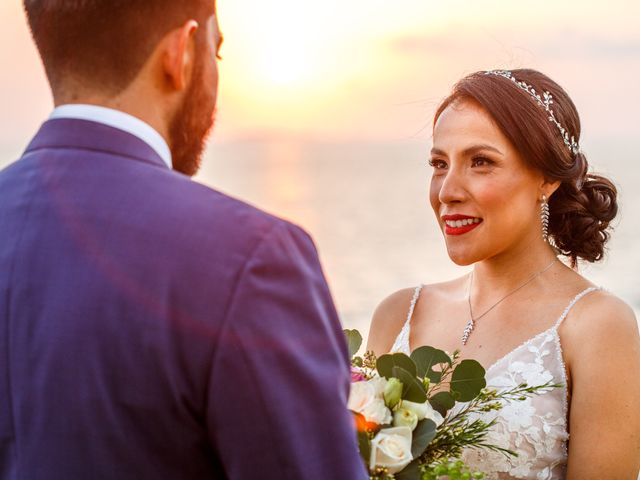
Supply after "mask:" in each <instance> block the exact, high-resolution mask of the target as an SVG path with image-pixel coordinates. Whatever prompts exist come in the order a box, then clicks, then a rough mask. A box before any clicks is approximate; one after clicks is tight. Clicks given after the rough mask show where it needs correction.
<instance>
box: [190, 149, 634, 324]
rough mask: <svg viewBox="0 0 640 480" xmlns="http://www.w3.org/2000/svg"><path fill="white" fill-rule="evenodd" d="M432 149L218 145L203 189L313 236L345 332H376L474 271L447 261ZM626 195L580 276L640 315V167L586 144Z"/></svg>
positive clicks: (630, 155)
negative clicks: (432, 289)
mask: <svg viewBox="0 0 640 480" xmlns="http://www.w3.org/2000/svg"><path fill="white" fill-rule="evenodd" d="M429 148H430V145H429V143H428V141H418V140H411V141H402V142H392V143H380V144H372V143H369V144H321V143H303V142H293V141H283V142H244V143H227V144H220V145H218V144H215V142H214V143H213V144H212V145H211V146H210V148H209V150H208V152H207V155H206V158H205V160H204V165H203V168H202V170H201V172H200V173H199V175H198V177H197V180H198V181H200V182H203V183H205V184H207V185H209V186H212V187H214V188H217V189H219V190H221V191H223V192H225V193H228V194H230V195H233V196H235V197H237V198H240V199H242V200H245V201H248V202H250V203H252V204H254V205H257V206H259V207H260V208H263V209H265V210H267V211H269V212H272V213H275V214H277V215H280V216H283V217H285V218H287V219H289V220H292V221H294V222H296V223H298V224H300V225H301V226H303V227H304V228H305V229H306V230H308V231H309V232H310V233H311V234H312V236H313V237H314V239H315V241H316V244H317V247H318V250H319V252H320V257H321V260H322V262H323V265H324V269H325V274H326V276H327V278H328V281H329V284H330V287H331V289H332V292H333V295H334V299H335V302H336V305H337V307H338V311H339V313H340V314H341V318H342V321H343V324H344V326H345V327H348V328H358V329H359V330H360V331H361V332H363V334H366V333H367V332H368V328H369V321H370V319H371V315H372V313H373V311H374V309H375V307H376V306H377V304H378V303H379V302H380V301H381V300H382V299H383V298H384V297H386V296H387V295H389V294H390V293H392V292H394V291H396V290H398V289H400V288H404V287H410V286H415V285H418V284H420V283H430V282H436V281H442V280H445V279H449V278H453V277H455V276H458V275H460V274H462V273H464V272H466V271H468V268H462V267H458V266H456V265H454V264H453V263H452V262H451V261H450V260H449V258H448V256H447V254H446V250H445V247H444V241H443V239H442V235H441V233H440V231H439V229H438V226H437V224H436V221H435V218H434V215H433V213H432V211H431V208H430V206H429V204H428V184H429V178H430V173H431V171H430V167H428V166H427V164H426V160H427V151H428V149H429ZM583 149H584V151H585V152H586V153H587V156H588V158H589V159H590V162H591V163H592V164H593V167H594V169H595V170H596V171H598V172H601V173H606V174H607V175H609V176H610V177H611V178H612V179H613V180H614V182H615V183H616V184H617V186H618V188H619V193H620V197H619V202H620V207H621V212H620V215H619V217H618V219H617V221H616V223H615V231H614V232H613V237H612V239H611V241H610V243H609V244H608V245H609V250H608V253H607V256H606V258H605V259H604V261H603V262H601V263H598V264H596V265H586V266H582V267H581V272H582V273H583V274H584V275H585V276H586V277H588V278H589V279H591V280H592V281H593V282H595V283H596V284H598V285H601V286H603V287H605V288H606V289H608V290H610V291H612V292H613V293H615V294H616V295H618V296H620V297H621V298H623V299H624V300H625V301H627V302H628V303H629V304H631V305H632V307H633V308H634V309H635V311H636V315H638V312H640V289H639V284H640V248H639V245H638V241H637V239H638V237H639V236H640V223H639V222H638V221H637V218H638V212H639V211H640V168H639V166H638V162H637V160H636V158H635V148H634V145H633V144H632V142H631V141H629V142H628V143H627V144H625V143H624V142H620V141H615V142H612V141H602V142H600V143H593V144H591V145H584V146H583Z"/></svg>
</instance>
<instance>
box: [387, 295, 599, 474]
mask: <svg viewBox="0 0 640 480" xmlns="http://www.w3.org/2000/svg"><path fill="white" fill-rule="evenodd" d="M421 289H422V287H421V286H420V287H418V288H416V290H415V294H414V296H413V299H412V301H411V307H410V309H409V314H408V316H407V321H406V323H405V325H404V326H403V328H402V330H401V331H400V334H399V335H398V338H397V339H396V341H395V342H394V344H393V347H392V349H391V351H392V352H402V353H406V354H409V352H410V347H409V334H410V330H411V317H412V316H413V310H414V307H415V304H416V302H417V301H418V297H419V296H420V291H421ZM594 290H598V289H597V288H593V287H592V288H588V289H586V290H584V291H583V292H581V293H580V294H578V295H577V296H576V297H575V298H574V299H573V300H572V301H571V302H570V303H569V305H568V306H567V308H566V309H565V310H564V312H563V313H562V315H561V316H560V318H558V320H557V322H556V323H555V324H554V325H553V326H552V327H551V328H549V329H548V330H545V331H544V332H541V333H539V334H538V335H536V336H534V337H532V338H530V339H529V340H527V341H526V342H524V343H523V344H522V345H520V346H518V347H516V348H514V349H513V350H511V351H510V352H509V353H507V354H506V355H505V356H503V357H502V358H500V359H499V360H498V361H496V362H495V363H494V364H493V365H491V366H490V367H489V368H488V369H487V373H486V379H487V386H488V387H492V388H496V389H506V388H513V387H516V386H518V385H520V384H521V383H523V382H526V383H527V384H529V385H532V386H534V385H541V384H544V383H546V382H548V381H553V382H554V383H559V384H562V385H566V382H567V378H566V370H565V365H564V360H563V357H562V346H561V345H560V337H559V336H558V327H559V326H560V324H561V323H562V321H563V320H564V319H565V317H566V316H567V314H568V313H569V310H571V308H572V307H573V305H574V304H575V303H576V302H577V301H578V300H580V299H581V298H582V297H584V296H585V295H587V294H589V293H591V292H593V291H594ZM483 418H484V419H485V420H487V421H489V420H492V419H494V418H495V419H496V424H495V426H494V427H493V429H492V430H491V431H490V433H489V436H488V438H487V441H488V443H492V444H494V445H498V446H501V447H503V448H508V449H509V450H512V451H514V452H517V453H518V456H517V457H515V458H512V457H507V456H505V455H503V454H501V453H498V452H492V451H487V450H476V449H467V450H465V451H464V454H463V460H464V461H465V462H466V464H467V465H468V466H469V467H471V468H472V469H474V470H478V471H481V472H485V473H486V477H485V478H486V480H505V479H530V480H560V479H564V478H565V469H566V465H567V440H568V438H569V433H568V431H567V389H566V386H563V387H562V388H556V389H552V390H550V391H548V392H546V393H543V394H540V395H536V396H533V397H530V398H528V399H526V400H524V401H518V402H511V403H509V404H507V405H506V406H505V407H504V408H503V409H502V410H500V411H499V412H491V413H488V414H485V415H484V417H483Z"/></svg>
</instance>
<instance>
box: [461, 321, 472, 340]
mask: <svg viewBox="0 0 640 480" xmlns="http://www.w3.org/2000/svg"><path fill="white" fill-rule="evenodd" d="M473 327H475V322H474V321H473V318H471V319H470V320H469V323H467V326H466V327H465V328H464V332H462V344H463V345H466V344H467V341H468V340H469V335H471V332H473Z"/></svg>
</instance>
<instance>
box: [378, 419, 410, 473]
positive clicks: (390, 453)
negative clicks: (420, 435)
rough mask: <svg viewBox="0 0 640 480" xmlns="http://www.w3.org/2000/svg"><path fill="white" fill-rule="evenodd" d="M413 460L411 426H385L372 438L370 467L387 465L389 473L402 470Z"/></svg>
mask: <svg viewBox="0 0 640 480" xmlns="http://www.w3.org/2000/svg"><path fill="white" fill-rule="evenodd" d="M411 460H413V457H412V456H411V429H410V428H409V427H393V428H383V429H382V430H380V431H379V432H378V434H377V435H376V436H375V437H374V438H373V440H371V458H370V459H369V468H370V469H371V470H373V469H375V468H376V467H385V468H386V469H387V470H388V471H389V473H391V474H394V473H398V472H399V471H401V470H402V469H403V468H404V467H406V466H407V465H409V464H410V463H411Z"/></svg>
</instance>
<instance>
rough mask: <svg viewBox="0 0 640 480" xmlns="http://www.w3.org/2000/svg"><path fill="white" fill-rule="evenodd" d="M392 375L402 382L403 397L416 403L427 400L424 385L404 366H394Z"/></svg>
mask: <svg viewBox="0 0 640 480" xmlns="http://www.w3.org/2000/svg"><path fill="white" fill-rule="evenodd" d="M391 373H392V376H393V377H395V378H397V379H398V380H400V381H401V382H402V399H403V400H409V401H410V402H415V403H424V402H426V401H427V392H426V391H425V388H424V385H422V383H420V382H419V381H418V379H417V378H416V376H415V375H412V374H411V373H409V372H407V371H406V370H405V369H404V368H402V367H397V366H396V367H393V369H392V371H391Z"/></svg>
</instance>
